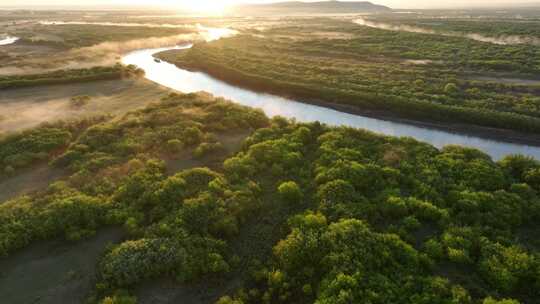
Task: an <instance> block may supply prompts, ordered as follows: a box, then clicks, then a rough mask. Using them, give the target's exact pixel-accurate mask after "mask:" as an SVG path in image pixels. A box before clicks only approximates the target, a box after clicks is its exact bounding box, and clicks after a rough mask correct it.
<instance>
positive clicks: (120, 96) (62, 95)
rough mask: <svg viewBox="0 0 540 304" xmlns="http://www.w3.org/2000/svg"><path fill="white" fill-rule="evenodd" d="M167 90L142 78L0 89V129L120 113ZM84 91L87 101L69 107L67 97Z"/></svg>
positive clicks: (159, 95) (157, 96)
mask: <svg viewBox="0 0 540 304" xmlns="http://www.w3.org/2000/svg"><path fill="white" fill-rule="evenodd" d="M169 92H171V90H169V89H167V88H165V87H162V86H160V85H157V84H155V83H152V82H150V81H148V80H144V79H137V80H133V79H126V80H112V81H96V82H89V83H80V84H68V85H62V86H39V87H33V88H23V89H14V90H5V91H3V92H1V93H0V113H2V116H3V117H4V119H3V120H0V132H10V131H18V130H22V129H26V128H31V127H34V126H36V125H38V124H40V123H42V122H45V121H55V120H60V119H72V118H78V117H85V116H90V115H100V114H122V113H125V112H127V111H130V110H134V109H136V108H139V107H142V106H145V105H147V104H149V103H151V102H157V101H159V100H160V98H161V97H163V96H165V95H166V94H168V93H169ZM80 95H88V96H90V97H91V100H90V102H89V103H88V104H87V105H85V106H84V107H82V108H73V107H72V106H71V104H70V99H71V98H72V97H74V96H80Z"/></svg>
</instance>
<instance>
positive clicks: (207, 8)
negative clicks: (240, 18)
mask: <svg viewBox="0 0 540 304" xmlns="http://www.w3.org/2000/svg"><path fill="white" fill-rule="evenodd" d="M230 5H231V1H226V0H190V1H184V4H183V5H182V6H183V7H184V8H186V9H188V10H190V11H194V12H197V13H205V14H215V15H217V14H223V13H225V11H226V10H227V8H228V7H229V6H230Z"/></svg>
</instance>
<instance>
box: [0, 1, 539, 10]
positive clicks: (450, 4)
mask: <svg viewBox="0 0 540 304" xmlns="http://www.w3.org/2000/svg"><path fill="white" fill-rule="evenodd" d="M326 1H336V0H323V1H317V0H310V1H283V0H255V1H242V0H224V1H219V3H220V4H219V5H217V6H221V7H235V6H242V5H253V4H261V5H264V4H272V3H282V2H305V3H309V2H326ZM337 2H371V3H373V4H377V5H384V6H388V7H390V8H392V9H396V10H402V9H418V10H421V9H427V10H429V9H500V8H525V7H540V0H522V1H519V3H515V1H512V0H497V1H492V0H476V1H474V3H471V1H468V0H454V1H449V0H445V1H437V3H436V4H433V1H430V0H407V1H403V0H380V1H354V0H353V1H348V0H338V1H337ZM441 2H442V3H441ZM11 3H12V1H11V0H0V9H29V8H30V9H38V10H39V9H66V10H69V9H92V10H96V9H97V10H99V9H111V8H114V9H148V8H153V9H158V10H159V9H179V10H190V8H193V7H197V6H200V3H201V1H198V2H197V4H194V3H193V2H192V1H172V0H157V1H148V0H114V1H106V0H83V1H78V3H77V4H73V3H72V2H71V1H67V0H29V1H25V3H24V4H22V5H21V4H16V5H13V4H11ZM202 3H204V4H203V5H204V6H212V5H213V6H215V5H216V1H202ZM195 10H196V9H195Z"/></svg>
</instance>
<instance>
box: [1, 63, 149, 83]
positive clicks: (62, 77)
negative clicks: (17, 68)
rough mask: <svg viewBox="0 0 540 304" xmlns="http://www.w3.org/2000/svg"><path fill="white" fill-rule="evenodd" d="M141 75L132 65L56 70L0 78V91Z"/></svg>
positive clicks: (142, 73)
mask: <svg viewBox="0 0 540 304" xmlns="http://www.w3.org/2000/svg"><path fill="white" fill-rule="evenodd" d="M141 75H144V71H143V70H141V69H139V68H137V67H135V66H133V65H129V66H123V65H121V64H116V65H114V66H111V67H93V68H88V69H71V70H58V71H53V72H48V73H44V74H30V75H14V76H0V89H14V88H22V87H32V86H39V85H58V84H68V83H77V82H88V81H97V80H112V79H121V78H129V77H139V76H141Z"/></svg>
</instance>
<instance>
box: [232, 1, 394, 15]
mask: <svg viewBox="0 0 540 304" xmlns="http://www.w3.org/2000/svg"><path fill="white" fill-rule="evenodd" d="M389 10H391V9H390V8H389V7H386V6H383V5H377V4H373V3H371V2H368V1H351V2H343V1H320V2H301V1H290V2H279V3H272V4H251V5H242V6H238V7H237V8H236V9H235V10H234V13H240V14H250V15H265V14H288V15H291V14H346V13H363V12H381V11H389Z"/></svg>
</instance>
